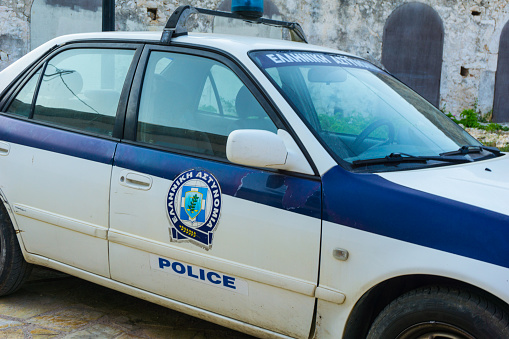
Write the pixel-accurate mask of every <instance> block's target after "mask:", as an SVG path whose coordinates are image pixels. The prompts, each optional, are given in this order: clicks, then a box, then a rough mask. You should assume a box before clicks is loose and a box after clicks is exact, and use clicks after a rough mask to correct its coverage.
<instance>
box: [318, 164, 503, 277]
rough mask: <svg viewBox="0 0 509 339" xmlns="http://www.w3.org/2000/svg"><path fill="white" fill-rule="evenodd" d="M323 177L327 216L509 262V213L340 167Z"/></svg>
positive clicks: (404, 238) (373, 230)
mask: <svg viewBox="0 0 509 339" xmlns="http://www.w3.org/2000/svg"><path fill="white" fill-rule="evenodd" d="M322 182H323V194H324V197H323V199H324V213H323V215H324V216H323V217H324V220H326V221H330V222H333V223H337V224H341V225H345V226H349V227H353V228H356V229H359V230H362V231H366V232H370V233H375V234H379V235H382V236H386V237H390V238H394V239H398V240H402V241H406V242H409V243H413V244H417V245H422V246H426V247H430V248H434V249H437V250H442V251H446V252H450V253H454V254H458V255H462V256H465V257H469V258H472V259H477V260H481V261H485V262H488V263H492V264H495V265H500V266H503V267H508V268H509V216H507V215H504V214H500V213H496V212H493V211H489V210H486V209H483V208H479V207H476V206H472V205H468V204H465V203H461V202H458V201H454V200H450V199H446V198H443V197H440V196H436V195H433V194H429V193H425V192H421V191H417V190H414V189H411V188H408V187H405V186H401V185H398V184H395V183H392V182H390V181H388V180H386V179H384V178H382V177H380V176H378V175H375V174H355V173H350V172H348V171H345V170H343V169H342V168H340V167H334V168H332V169H331V170H329V171H328V172H327V173H326V174H325V175H324V176H323V180H322ZM472 194H475V193H472ZM387 250H388V251H390V250H391V249H387Z"/></svg>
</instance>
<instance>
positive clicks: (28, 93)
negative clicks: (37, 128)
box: [6, 70, 41, 118]
mask: <svg viewBox="0 0 509 339" xmlns="http://www.w3.org/2000/svg"><path fill="white" fill-rule="evenodd" d="M40 76H41V70H39V71H38V72H37V73H35V74H34V75H33V76H32V78H31V79H30V80H28V82H27V83H26V84H25V86H23V88H22V89H21V91H20V92H19V93H18V95H16V97H15V98H14V100H13V101H12V103H11V105H10V106H9V108H8V109H7V111H6V112H7V113H12V114H17V115H21V116H24V117H27V118H28V117H29V115H30V110H31V107H32V100H33V98H34V93H35V89H36V87H37V81H38V80H39V77H40Z"/></svg>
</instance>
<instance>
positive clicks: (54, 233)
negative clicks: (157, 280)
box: [0, 116, 116, 277]
mask: <svg viewBox="0 0 509 339" xmlns="http://www.w3.org/2000/svg"><path fill="white" fill-rule="evenodd" d="M0 121H1V123H0V126H1V127H0V135H1V139H2V141H3V142H4V143H8V144H9V145H10V152H9V154H8V155H6V156H2V157H0V161H2V166H1V170H0V171H1V172H0V175H1V176H2V177H5V178H11V179H10V180H8V181H7V182H4V183H2V187H3V188H2V189H3V191H4V193H5V195H6V196H7V197H8V200H9V202H10V204H11V208H12V209H13V211H14V212H15V214H16V221H17V225H18V227H19V229H20V231H21V232H22V233H23V242H24V244H25V247H26V250H27V251H28V252H30V253H34V254H39V255H47V256H48V257H52V258H55V259H58V260H61V261H62V262H64V263H69V264H72V265H75V266H76V267H79V268H82V269H85V270H87V271H90V272H93V273H97V274H101V275H103V276H106V277H108V276H109V266H108V246H107V234H106V232H107V229H108V219H109V216H108V214H109V206H108V203H109V181H110V176H111V164H112V162H113V155H114V152H115V147H116V142H114V141H108V140H104V139H99V138H94V137H89V136H84V135H81V134H77V133H72V132H67V131H59V130H55V129H53V128H49V127H47V126H42V125H37V124H33V123H30V122H25V121H20V120H18V119H13V118H8V117H3V116H2V117H0ZM55 164H58V166H55ZM14 178H19V179H18V180H14ZM34 189H35V190H34ZM91 197H93V199H91V200H89V199H90V198H91Z"/></svg>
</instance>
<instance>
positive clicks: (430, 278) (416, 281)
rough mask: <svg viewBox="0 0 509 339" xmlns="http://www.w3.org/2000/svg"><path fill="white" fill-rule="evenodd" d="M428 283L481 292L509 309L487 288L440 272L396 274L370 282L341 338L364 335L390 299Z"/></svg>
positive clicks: (346, 338)
mask: <svg viewBox="0 0 509 339" xmlns="http://www.w3.org/2000/svg"><path fill="white" fill-rule="evenodd" d="M429 285H439V286H453V287H456V288H459V289H466V290H470V291H472V292H474V293H476V294H478V295H481V296H484V297H485V298H486V299H488V300H489V301H491V302H493V303H494V304H496V305H498V306H500V307H501V308H502V309H503V310H504V311H505V312H507V313H509V305H508V304H507V303H506V302H504V301H503V300H501V299H500V298H498V297H496V296H495V295H493V294H491V293H489V292H488V291H486V290H483V289H481V288H479V287H476V286H474V285H471V284H468V283H466V282H463V281H460V280H456V279H452V278H447V277H442V276H434V275H424V274H415V275H405V276H398V277H394V278H391V279H388V280H385V281H383V282H381V283H379V284H377V285H375V286H373V287H372V288H371V289H369V290H368V291H367V292H366V293H364V294H363V295H362V297H361V298H360V299H359V300H358V301H357V302H356V304H355V306H354V308H353V309H352V311H351V312H350V315H349V317H348V320H347V323H346V326H345V331H344V335H343V338H345V339H355V338H365V337H366V335H367V333H368V331H369V328H370V327H371V324H372V323H373V321H374V320H375V318H376V317H377V315H378V314H379V313H380V312H381V311H382V310H383V309H384V308H385V307H386V306H387V305H389V304H390V303H391V302H392V301H393V300H395V299H396V298H398V297H400V296H401V295H403V294H405V293H406V292H409V291H411V290H414V289H417V288H419V287H423V286H429Z"/></svg>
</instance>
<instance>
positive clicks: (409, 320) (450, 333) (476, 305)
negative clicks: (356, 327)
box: [367, 286, 509, 339]
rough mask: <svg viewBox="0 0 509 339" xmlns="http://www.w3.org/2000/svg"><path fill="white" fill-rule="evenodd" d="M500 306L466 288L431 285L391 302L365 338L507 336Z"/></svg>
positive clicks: (459, 338) (508, 332)
mask: <svg viewBox="0 0 509 339" xmlns="http://www.w3.org/2000/svg"><path fill="white" fill-rule="evenodd" d="M508 321H509V318H508V316H507V313H505V311H504V310H502V308H501V307H499V306H497V305H495V304H494V303H492V302H490V301H489V300H487V299H486V298H484V297H482V296H480V295H477V294H475V293H473V292H470V291H468V290H462V289H456V288H452V287H441V286H431V287H426V288H421V289H417V290H414V291H411V292H408V293H406V294H404V295H402V296H401V297H399V298H397V299H396V300H394V301H393V302H392V303H390V304H389V305H388V306H387V307H386V308H385V309H384V310H383V311H382V312H381V313H380V314H379V315H378V317H377V318H376V319H375V321H374V322H373V324H372V326H371V328H370V330H369V333H368V336H367V339H410V338H412V339H417V338H454V339H463V338H468V339H470V338H476V339H482V338H486V339H488V338H509V322H508Z"/></svg>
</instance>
